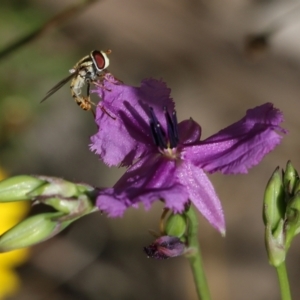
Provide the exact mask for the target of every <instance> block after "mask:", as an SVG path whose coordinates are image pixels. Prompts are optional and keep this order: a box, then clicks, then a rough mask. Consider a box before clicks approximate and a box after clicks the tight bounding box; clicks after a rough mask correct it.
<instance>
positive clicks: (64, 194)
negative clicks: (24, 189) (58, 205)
mask: <svg viewBox="0 0 300 300" xmlns="http://www.w3.org/2000/svg"><path fill="white" fill-rule="evenodd" d="M38 178H39V179H41V180H44V181H46V182H47V184H45V185H42V186H39V187H37V188H36V189H35V190H33V191H31V192H30V194H29V196H30V197H31V198H34V197H37V196H44V197H46V196H55V195H57V196H59V197H61V198H71V197H78V196H79V195H80V194H82V193H85V192H89V191H92V190H93V188H92V187H91V186H89V185H84V184H76V183H73V182H70V181H66V180H64V179H61V178H56V177H47V176H39V177H38Z"/></svg>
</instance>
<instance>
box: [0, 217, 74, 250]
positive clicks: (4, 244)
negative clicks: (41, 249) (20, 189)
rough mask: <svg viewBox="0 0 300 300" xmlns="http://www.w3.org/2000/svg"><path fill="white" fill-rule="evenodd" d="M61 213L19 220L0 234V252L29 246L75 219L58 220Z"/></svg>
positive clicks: (43, 239) (57, 231)
mask: <svg viewBox="0 0 300 300" xmlns="http://www.w3.org/2000/svg"><path fill="white" fill-rule="evenodd" d="M63 215H64V214H63V213H61V212H54V213H53V212H52V213H43V214H38V215H35V216H32V217H29V218H27V219H26V220H24V221H22V222H20V223H19V224H17V225H16V226H14V227H13V228H11V229H10V230H8V231H6V232H5V233H4V234H2V235H1V236H0V252H6V251H11V250H15V249H19V248H26V247H30V246H33V245H35V244H37V243H40V242H42V241H45V240H47V239H49V238H51V237H53V236H55V235H56V234H58V233H59V232H61V231H62V230H63V229H65V228H66V227H67V226H68V225H70V224H71V223H72V222H73V221H75V220H72V221H64V222H60V221H58V220H59V218H61V217H62V216H63Z"/></svg>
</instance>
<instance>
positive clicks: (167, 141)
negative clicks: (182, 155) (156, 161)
mask: <svg viewBox="0 0 300 300" xmlns="http://www.w3.org/2000/svg"><path fill="white" fill-rule="evenodd" d="M164 115H165V118H166V122H167V133H166V132H165V130H164V129H163V128H162V126H161V124H160V123H159V121H158V119H157V117H156V115H155V113H154V111H153V108H152V107H150V128H151V133H152V138H153V141H154V143H155V145H156V146H157V147H158V150H159V152H160V153H162V154H163V155H165V156H167V157H169V158H171V159H176V158H177V157H178V155H177V148H176V147H177V145H178V142H179V137H178V126H177V125H178V123H177V116H176V111H175V110H174V111H173V112H172V114H171V115H170V114H169V112H168V111H167V108H166V107H164Z"/></svg>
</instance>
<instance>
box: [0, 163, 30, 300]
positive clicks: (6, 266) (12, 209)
mask: <svg viewBox="0 0 300 300" xmlns="http://www.w3.org/2000/svg"><path fill="white" fill-rule="evenodd" d="M3 178H5V175H4V172H3V170H2V169H1V168H0V180H2V179H3ZM28 210H29V204H28V203H27V202H23V201H20V202H10V203H1V204H0V235H1V234H2V233H4V232H5V231H7V230H8V229H10V228H11V227H13V226H14V225H16V224H17V223H18V222H19V221H20V220H22V219H23V218H24V217H25V215H26V214H27V212H28ZM28 257H29V249H20V250H15V251H11V252H7V253H0V300H2V299H5V298H7V297H8V296H11V295H13V294H15V293H16V292H17V291H18V288H19V286H20V279H19V277H18V274H17V273H16V272H15V271H14V268H15V267H17V266H19V265H21V264H22V263H24V262H25V261H26V260H27V259H28Z"/></svg>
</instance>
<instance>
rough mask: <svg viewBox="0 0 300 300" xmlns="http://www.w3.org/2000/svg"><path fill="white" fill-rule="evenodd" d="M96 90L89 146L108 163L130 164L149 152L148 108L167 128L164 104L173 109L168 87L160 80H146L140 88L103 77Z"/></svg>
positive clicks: (151, 142)
mask: <svg viewBox="0 0 300 300" xmlns="http://www.w3.org/2000/svg"><path fill="white" fill-rule="evenodd" d="M103 84H104V85H103V86H101V87H99V88H98V90H97V92H98V94H99V96H100V97H102V99H103V100H102V102H101V103H100V104H99V106H98V107H97V110H96V123H97V125H98V132H97V133H96V134H95V135H94V136H92V137H91V142H92V143H91V145H90V149H91V150H92V151H94V152H95V153H96V154H98V155H99V156H100V158H101V159H102V160H103V161H104V162H105V163H106V164H107V165H109V166H112V165H119V164H122V165H126V166H128V165H131V164H132V162H133V161H134V160H135V159H138V158H139V157H142V156H144V155H146V154H147V153H149V152H151V151H152V149H153V147H154V144H153V141H152V135H151V130H150V126H149V107H152V108H153V110H154V112H155V115H156V117H157V118H158V120H159V122H160V123H161V125H162V126H163V127H164V128H166V120H165V116H164V112H163V107H166V108H167V109H168V110H170V111H172V110H174V102H173V101H172V99H171V98H170V89H168V88H167V86H166V84H165V83H163V82H162V81H158V80H154V79H147V80H144V81H143V82H142V83H141V86H140V87H132V86H128V85H125V84H122V83H119V84H116V83H114V82H113V81H112V80H106V81H104V83H103Z"/></svg>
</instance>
